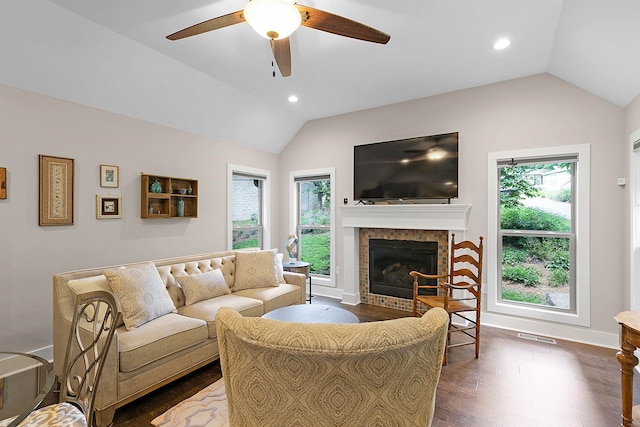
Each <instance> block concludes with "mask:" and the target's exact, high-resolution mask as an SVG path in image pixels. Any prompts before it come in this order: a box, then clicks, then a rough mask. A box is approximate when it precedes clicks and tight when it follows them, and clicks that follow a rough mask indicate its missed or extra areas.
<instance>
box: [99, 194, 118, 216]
mask: <svg viewBox="0 0 640 427" xmlns="http://www.w3.org/2000/svg"><path fill="white" fill-rule="evenodd" d="M96 218H97V219H118V218H122V196H111V195H109V196H104V195H100V194H96Z"/></svg>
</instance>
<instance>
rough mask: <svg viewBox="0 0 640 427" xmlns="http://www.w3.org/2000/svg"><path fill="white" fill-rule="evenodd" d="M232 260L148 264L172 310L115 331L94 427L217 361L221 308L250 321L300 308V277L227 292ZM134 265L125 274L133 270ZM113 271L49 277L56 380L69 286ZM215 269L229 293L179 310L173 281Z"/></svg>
mask: <svg viewBox="0 0 640 427" xmlns="http://www.w3.org/2000/svg"><path fill="white" fill-rule="evenodd" d="M235 257H236V252H216V253H209V254H200V255H194V256H187V257H179V258H171V259H163V260H156V261H152V262H153V264H155V266H156V267H157V269H158V273H159V275H160V277H161V278H162V281H163V282H164V284H165V286H166V289H167V291H168V294H169V296H170V297H171V300H172V301H173V305H174V306H175V308H176V310H175V311H174V312H171V313H168V314H164V315H162V316H160V317H158V318H155V319H153V320H151V321H149V322H147V323H144V324H142V325H140V326H138V327H136V328H133V329H127V328H126V327H125V326H124V325H122V326H120V327H119V328H118V330H117V331H116V334H115V336H114V339H113V342H112V345H111V350H110V351H109V354H108V355H107V360H106V362H105V366H104V370H103V372H102V379H101V381H100V385H99V390H98V392H97V393H96V403H95V406H96V419H97V420H98V424H99V425H100V426H108V425H109V424H110V423H111V422H112V419H113V416H114V413H115V410H116V409H117V408H119V407H121V406H123V405H125V404H127V403H129V402H131V401H133V400H135V399H137V398H139V397H141V396H143V395H145V394H147V393H149V392H151V391H153V390H155V389H157V388H159V387H161V386H163V385H165V384H167V383H169V382H171V381H173V380H175V379H177V378H179V377H181V376H183V375H185V374H187V373H189V372H192V371H194V370H196V369H198V368H200V367H202V366H204V365H205V364H207V363H210V362H212V361H214V360H216V359H218V358H219V350H218V339H217V332H216V326H215V318H216V314H217V311H218V309H220V308H221V307H231V308H233V309H234V310H236V311H238V312H240V313H242V314H243V315H244V316H249V317H251V316H262V315H263V314H264V313H266V312H268V311H271V310H273V309H275V308H278V307H283V306H286V305H291V304H304V303H305V301H306V287H305V285H306V278H305V276H304V275H303V274H297V273H289V272H281V276H282V277H283V278H284V280H285V282H286V283H280V284H279V285H277V286H270V287H264V288H250V289H243V290H237V291H236V290H234V289H237V288H239V287H243V286H239V284H238V283H236V281H235V276H236V275H235ZM280 259H281V258H280ZM141 264H143V263H132V264H126V265H125V266H124V267H125V268H135V267H136V266H138V265H141ZM144 264H148V263H144ZM117 268H122V266H118V267H102V268H94V269H88V270H80V271H72V272H67V273H60V274H55V275H54V276H53V349H54V370H55V372H56V374H58V376H59V375H60V373H61V372H62V369H63V368H62V365H63V363H64V354H65V351H66V343H67V340H68V337H69V330H70V327H71V321H72V317H73V309H74V305H73V302H74V298H75V292H74V290H73V289H72V287H70V286H69V282H70V281H74V282H72V284H73V283H77V282H78V281H82V280H92V279H93V278H96V277H101V276H100V275H104V274H105V272H107V271H109V270H113V269H117ZM214 269H220V270H221V271H222V273H223V276H224V281H225V282H226V284H227V285H228V287H229V288H230V290H231V292H230V293H228V294H225V295H221V296H217V297H215V298H210V299H207V300H204V301H200V302H197V303H194V304H192V305H188V306H187V305H185V294H184V292H183V290H182V288H181V287H180V285H179V283H178V280H177V278H178V277H180V276H185V275H196V274H202V273H206V272H210V271H212V270H214ZM216 274H217V273H216ZM102 277H103V276H102Z"/></svg>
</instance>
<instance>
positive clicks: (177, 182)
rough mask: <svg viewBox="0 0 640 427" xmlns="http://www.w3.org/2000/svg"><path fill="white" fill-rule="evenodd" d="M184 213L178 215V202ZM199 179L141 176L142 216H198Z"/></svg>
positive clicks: (154, 217)
mask: <svg viewBox="0 0 640 427" xmlns="http://www.w3.org/2000/svg"><path fill="white" fill-rule="evenodd" d="M180 200H182V201H183V202H184V215H178V214H179V209H178V202H179V201H180ZM197 217H198V180H197V179H189V178H174V177H170V176H162V175H150V174H144V173H143V174H142V175H141V176H140V218H152V219H156V218H197Z"/></svg>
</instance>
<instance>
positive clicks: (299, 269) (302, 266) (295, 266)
mask: <svg viewBox="0 0 640 427" xmlns="http://www.w3.org/2000/svg"><path fill="white" fill-rule="evenodd" d="M309 266H310V264H309V263H308V262H305V261H296V262H290V261H282V269H283V270H284V271H289V272H291V273H300V274H304V275H305V276H306V277H307V279H309V295H308V298H307V301H309V304H311V298H312V297H313V295H311V274H310V272H309Z"/></svg>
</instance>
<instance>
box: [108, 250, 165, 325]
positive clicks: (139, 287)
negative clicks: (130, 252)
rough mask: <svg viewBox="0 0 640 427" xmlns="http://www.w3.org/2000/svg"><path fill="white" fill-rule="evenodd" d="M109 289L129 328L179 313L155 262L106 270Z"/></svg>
mask: <svg viewBox="0 0 640 427" xmlns="http://www.w3.org/2000/svg"><path fill="white" fill-rule="evenodd" d="M104 274H105V276H106V277H107V279H108V280H109V286H111V289H112V290H113V293H114V294H115V296H116V297H117V298H118V300H119V301H120V306H121V308H122V318H123V319H124V325H125V326H126V327H127V329H129V330H131V329H135V328H137V327H138V326H140V325H142V324H144V323H147V322H149V321H151V320H153V319H156V318H158V317H160V316H164V315H165V314H167V313H171V312H174V311H176V308H175V306H174V305H173V301H172V300H171V297H170V296H169V293H168V292H167V289H166V288H165V285H164V282H163V281H162V279H161V278H160V274H159V273H158V269H157V268H156V266H155V264H153V263H152V262H147V263H144V264H141V265H139V266H134V267H127V268H118V269H113V270H107V271H105V273H104Z"/></svg>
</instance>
